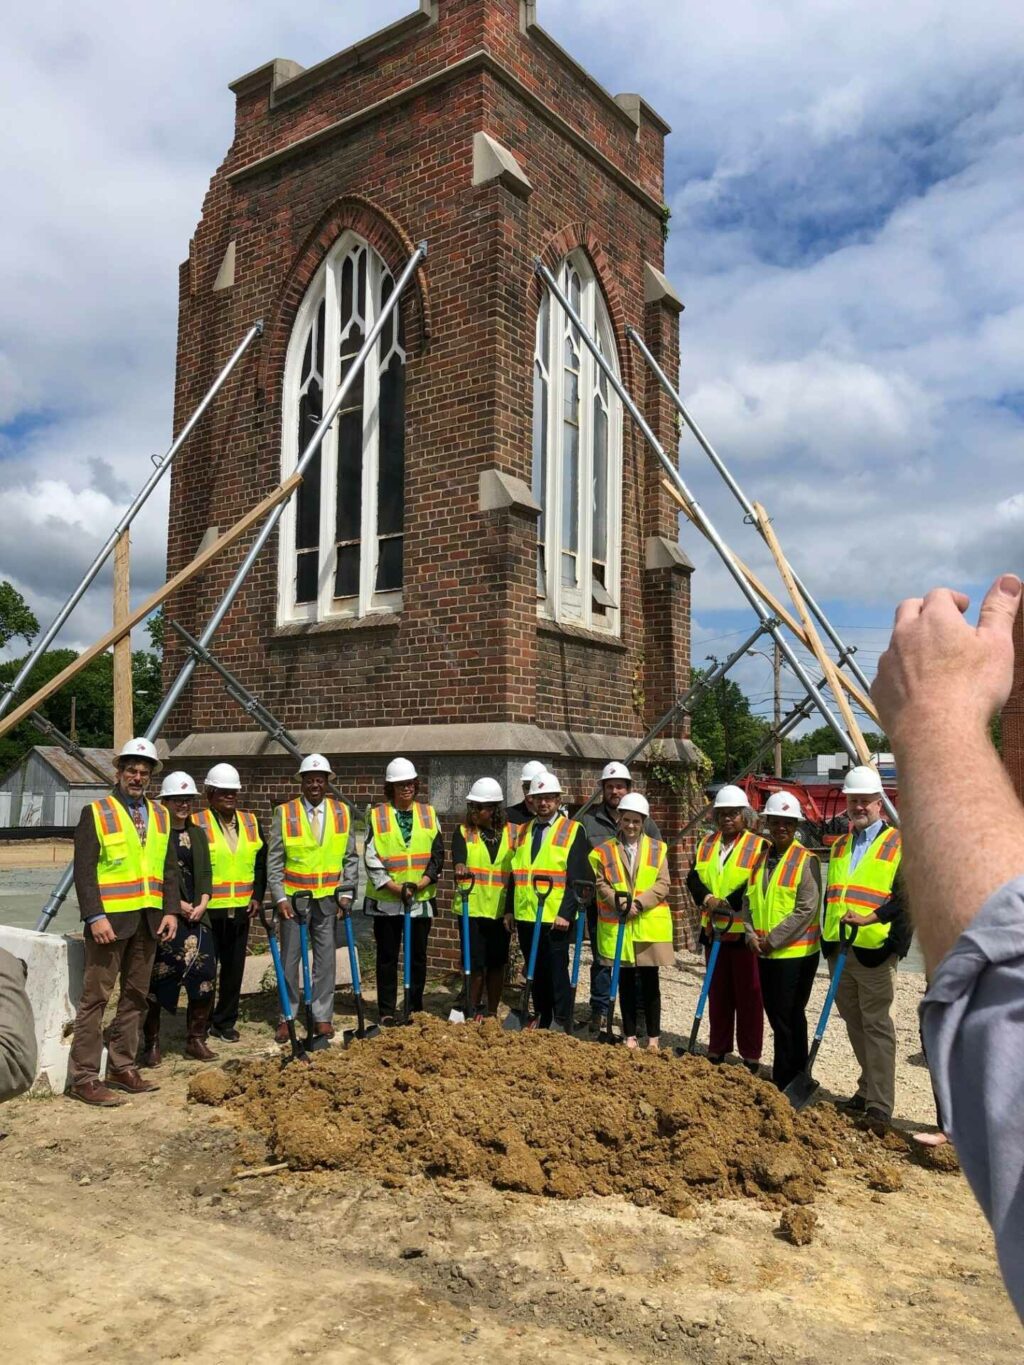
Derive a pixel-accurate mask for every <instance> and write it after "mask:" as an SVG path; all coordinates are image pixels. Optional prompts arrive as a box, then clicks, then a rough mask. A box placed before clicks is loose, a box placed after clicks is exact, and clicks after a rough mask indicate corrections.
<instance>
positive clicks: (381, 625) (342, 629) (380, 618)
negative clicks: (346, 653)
mask: <svg viewBox="0 0 1024 1365" xmlns="http://www.w3.org/2000/svg"><path fill="white" fill-rule="evenodd" d="M401 624H402V613H401V612H400V611H382V612H377V613H375V614H374V615H372V616H348V617H344V618H339V619H338V620H333V621H295V622H293V623H292V624H291V625H287V626H277V627H275V629H274V630H273V631H271V633H270V635H269V636H268V638H267V644H268V645H270V646H274V645H282V644H287V643H288V642H289V641H294V640H319V639H321V638H322V637H323V636H325V635H350V634H351V633H352V632H353V631H364V630H397V629H398V627H399V626H400V625H401Z"/></svg>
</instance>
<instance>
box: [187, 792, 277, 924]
mask: <svg viewBox="0 0 1024 1365" xmlns="http://www.w3.org/2000/svg"><path fill="white" fill-rule="evenodd" d="M236 815H237V817H238V842H237V844H236V845H235V847H234V848H232V847H231V845H230V844H229V843H228V840H227V835H226V834H225V833H224V831H223V829H222V828H221V826H220V821H219V820H218V819H217V817H216V816H215V815H214V813H213V811H211V810H201V811H197V812H196V813H195V815H193V817H192V820H193V823H195V824H197V825H198V826H199V828H200V829H201V830H202V831H203V833H204V834H205V835H206V841H207V843H208V844H209V845H210V868H211V871H212V875H213V891H212V893H211V895H210V900H209V903H208V906H207V909H209V910H237V909H239V908H240V907H244V906H247V905H248V904H249V902H250V901H251V900H252V894H253V888H254V882H255V877H256V855H257V854H258V853H259V851H260V849H261V848H262V847H263V840H262V839H261V838H260V831H259V826H258V825H257V823H256V817H255V815H253V813H252V812H251V811H247V810H240V811H237V812H236Z"/></svg>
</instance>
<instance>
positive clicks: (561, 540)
mask: <svg viewBox="0 0 1024 1365" xmlns="http://www.w3.org/2000/svg"><path fill="white" fill-rule="evenodd" d="M558 281H559V284H560V286H561V288H562V290H563V292H564V293H565V294H566V295H567V297H568V298H569V300H570V302H571V303H572V305H573V307H574V308H575V309H576V311H577V313H578V314H579V315H580V317H581V318H582V320H583V323H584V326H585V327H586V328H587V331H588V332H589V333H590V334H591V336H593V337H595V338H596V340H597V343H598V346H599V348H600V350H601V353H602V355H604V356H606V357H608V359H609V360H610V362H611V365H612V367H613V369H615V371H616V372H618V365H617V360H616V354H615V343H614V339H613V334H612V329H611V323H610V322H609V320H608V312H607V309H606V308H605V304H604V299H603V298H602V296H601V289H600V286H599V285H598V283H597V280H596V278H595V276H594V272H593V270H592V269H591V268H590V265H589V263H588V261H587V259H586V257H585V256H584V255H583V254H582V253H574V254H573V255H571V256H569V257H567V258H566V260H565V261H564V262H563V263H562V267H561V269H560V271H559V272H558ZM621 487H622V414H621V405H620V404H619V401H618V399H617V398H616V396H615V394H614V393H613V391H612V389H611V386H610V384H609V383H608V380H607V379H606V378H605V376H604V375H603V374H602V373H601V371H600V368H599V367H598V365H597V363H596V361H595V360H594V357H593V356H592V355H591V353H590V351H589V350H588V349H587V347H586V346H585V344H584V342H583V340H582V338H581V337H580V335H579V333H578V332H577V330H576V328H575V327H574V326H573V324H572V323H571V322H570V321H569V319H568V317H567V316H566V315H565V313H564V311H563V310H562V308H561V307H560V305H559V304H558V301H557V300H556V299H553V298H551V297H550V296H549V295H548V294H547V292H546V291H545V293H544V296H543V298H542V300H541V305H540V311H539V313H538V316H537V335H536V346H535V350H534V368H533V495H534V497H535V498H536V499H537V501H538V502H539V503H540V505H541V508H542V509H543V510H542V513H541V516H540V519H539V521H538V524H537V610H538V613H539V614H540V615H542V616H549V617H552V618H553V619H554V620H556V621H565V622H569V623H575V624H577V625H582V626H589V627H591V628H593V629H595V630H604V631H609V632H611V633H617V632H618V629H619V558H620V534H619V526H620V520H621V518H620V502H621V498H620V490H621Z"/></svg>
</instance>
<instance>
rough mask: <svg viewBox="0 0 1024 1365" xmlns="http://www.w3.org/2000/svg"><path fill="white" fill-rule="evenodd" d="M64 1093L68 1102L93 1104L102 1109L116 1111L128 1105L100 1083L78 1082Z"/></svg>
mask: <svg viewBox="0 0 1024 1365" xmlns="http://www.w3.org/2000/svg"><path fill="white" fill-rule="evenodd" d="M64 1093H65V1094H66V1095H67V1097H68V1099H69V1100H81V1101H82V1103H83V1104H94V1105H96V1106H97V1107H99V1108H103V1109H116V1108H117V1107H118V1106H119V1105H122V1104H127V1103H128V1101H127V1100H123V1099H122V1098H121V1096H120V1095H115V1094H114V1092H113V1090H108V1089H107V1087H106V1086H105V1085H104V1084H103V1082H102V1081H79V1082H78V1084H77V1085H72V1086H70V1087H69V1088H68V1089H67V1090H66V1091H65V1092H64Z"/></svg>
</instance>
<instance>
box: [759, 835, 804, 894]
mask: <svg viewBox="0 0 1024 1365" xmlns="http://www.w3.org/2000/svg"><path fill="white" fill-rule="evenodd" d="M765 856H767V849H766V850H765ZM810 856H811V855H810V854H809V853H808V851H807V849H805V848H803V847H802V846H801V845H800V844H790V846H789V848H788V849H787V850H786V856H785V857H784V858H783V860H782V862H781V864H780V866H779V869H778V875H779V885H780V886H782V887H785V889H786V890H787V891H791V890H792V889H793V887H794V886H796V884H797V883H798V882H799V880H800V875H801V873H802V872H803V867H804V863H805V862H806V860H807V859H808V858H809V857H810Z"/></svg>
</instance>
